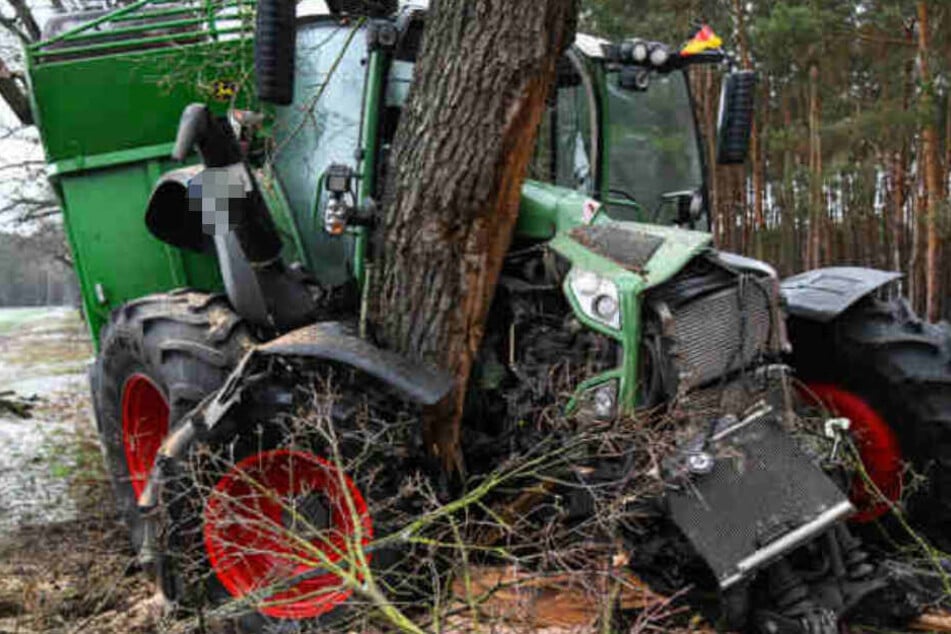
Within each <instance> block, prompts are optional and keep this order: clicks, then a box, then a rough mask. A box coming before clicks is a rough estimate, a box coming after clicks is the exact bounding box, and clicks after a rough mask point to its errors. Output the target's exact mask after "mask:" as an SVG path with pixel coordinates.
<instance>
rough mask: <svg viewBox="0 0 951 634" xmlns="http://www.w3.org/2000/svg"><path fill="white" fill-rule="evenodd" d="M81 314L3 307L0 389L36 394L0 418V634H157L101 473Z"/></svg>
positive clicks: (146, 591)
mask: <svg viewBox="0 0 951 634" xmlns="http://www.w3.org/2000/svg"><path fill="white" fill-rule="evenodd" d="M92 354H93V353H92V347H91V346H90V343H89V338H88V334H87V332H86V330H85V326H84V325H83V324H82V322H81V320H80V318H79V314H78V312H77V311H75V310H73V309H68V308H62V309H61V308H54V309H3V310H0V390H3V391H6V390H13V391H14V392H16V393H17V395H19V396H20V397H30V396H33V395H36V396H38V397H41V399H40V400H39V401H38V402H37V403H36V405H35V407H34V409H33V411H32V418H29V419H20V418H14V417H12V416H10V415H2V416H0V633H2V634H6V633H14V632H15V633H17V634H27V633H30V632H154V631H156V628H155V618H154V617H155V616H156V613H157V612H156V610H155V602H154V600H153V599H152V594H153V592H152V589H151V588H150V586H149V584H148V583H147V582H146V580H145V579H144V578H143V576H142V575H139V574H136V573H137V570H136V567H135V560H134V558H133V557H132V553H131V552H130V550H129V548H128V536H127V534H126V532H125V529H124V528H123V527H122V525H121V524H120V523H119V522H118V521H117V518H116V516H115V513H114V510H113V503H112V497H111V491H110V489H109V485H108V482H107V480H106V476H105V473H104V472H103V469H102V463H101V457H100V453H99V445H98V442H97V440H96V434H95V427H94V422H93V417H92V410H91V406H90V400H89V392H88V385H87V381H86V368H87V366H88V364H89V362H90V361H91V359H92Z"/></svg>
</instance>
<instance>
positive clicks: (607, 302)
mask: <svg viewBox="0 0 951 634" xmlns="http://www.w3.org/2000/svg"><path fill="white" fill-rule="evenodd" d="M592 306H593V307H594V312H595V314H596V315H597V316H598V317H600V318H601V319H603V320H605V321H611V320H612V319H614V317H615V316H616V315H617V311H618V303H617V299H616V298H614V297H611V296H610V295H599V296H598V297H596V298H595V300H594V302H593V304H592Z"/></svg>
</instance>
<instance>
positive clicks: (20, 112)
mask: <svg viewBox="0 0 951 634" xmlns="http://www.w3.org/2000/svg"><path fill="white" fill-rule="evenodd" d="M0 99H3V100H4V101H5V102H6V103H7V105H8V106H10V110H12V111H13V114H15V115H16V117H17V119H19V120H20V122H21V123H22V124H23V125H30V124H31V123H33V113H32V112H31V111H30V101H29V99H28V98H27V96H26V93H25V92H24V91H23V89H21V88H20V84H18V83H17V78H16V77H15V76H14V74H13V73H12V72H10V70H9V69H8V68H7V66H6V64H4V63H3V60H2V59H0Z"/></svg>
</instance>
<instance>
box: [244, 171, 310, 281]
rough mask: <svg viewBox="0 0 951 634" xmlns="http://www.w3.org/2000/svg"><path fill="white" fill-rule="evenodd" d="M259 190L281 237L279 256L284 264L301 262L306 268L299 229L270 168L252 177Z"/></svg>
mask: <svg viewBox="0 0 951 634" xmlns="http://www.w3.org/2000/svg"><path fill="white" fill-rule="evenodd" d="M254 177H255V180H256V181H257V183H258V188H259V189H260V190H261V196H263V198H264V203H265V204H266V205H267V208H268V211H269V212H270V214H271V218H272V219H273V220H274V224H275V225H276V226H277V231H278V233H279V234H280V235H281V240H282V242H283V243H284V248H283V251H282V253H281V256H282V257H283V258H284V261H285V262H301V263H303V264H305V265H307V266H310V263H309V262H308V261H307V251H306V250H305V249H304V243H303V241H302V240H301V236H300V228H299V227H298V226H297V222H296V221H295V219H294V214H293V213H291V208H290V205H289V204H288V202H287V196H286V195H285V194H284V188H283V187H281V182H280V181H279V180H278V179H277V178H276V177H275V175H274V172H273V171H272V170H271V167H270V166H269V165H268V166H265V167H264V168H263V169H262V170H260V171H258V172H256V173H255V175H254Z"/></svg>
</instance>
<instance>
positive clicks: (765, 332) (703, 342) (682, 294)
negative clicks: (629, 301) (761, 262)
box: [647, 269, 780, 394]
mask: <svg viewBox="0 0 951 634" xmlns="http://www.w3.org/2000/svg"><path fill="white" fill-rule="evenodd" d="M773 292H774V291H773V284H772V280H771V279H769V278H764V277H758V276H754V275H752V274H741V275H735V274H733V273H728V272H725V271H723V270H722V269H721V270H705V271H697V270H696V269H693V270H690V269H688V270H687V271H685V272H684V273H683V274H682V275H680V276H677V277H676V278H674V280H672V281H671V282H669V283H668V284H666V285H664V286H662V287H661V288H659V289H657V291H655V292H653V293H651V294H649V295H648V298H647V300H648V301H647V305H648V307H649V308H650V309H652V310H653V312H654V315H653V318H654V319H656V320H657V321H658V322H659V328H660V331H661V332H662V333H663V340H664V342H665V345H664V352H665V355H666V356H667V359H666V364H667V376H668V379H669V383H670V385H668V390H667V391H668V393H669V394H671V393H672V392H674V391H676V392H677V393H680V394H684V393H686V392H687V391H690V390H693V389H695V388H697V387H700V386H703V385H706V384H709V383H712V382H713V381H714V380H716V379H720V378H721V377H724V376H726V375H729V374H730V373H732V372H735V371H737V370H739V369H741V368H746V367H750V366H751V365H752V364H753V363H754V362H756V361H757V360H759V359H761V358H762V357H763V356H764V355H767V354H769V353H773V352H777V351H778V347H779V339H780V334H779V329H778V327H777V324H776V323H775V320H776V319H777V317H776V316H775V315H774V310H775V303H776V300H775V298H774V297H773V296H772V294H773ZM674 386H675V388H674Z"/></svg>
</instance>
